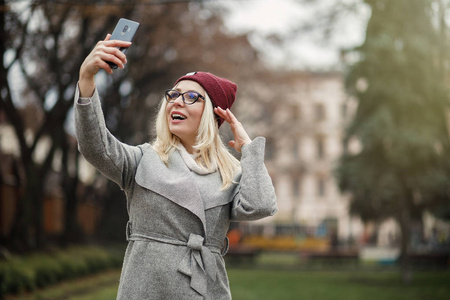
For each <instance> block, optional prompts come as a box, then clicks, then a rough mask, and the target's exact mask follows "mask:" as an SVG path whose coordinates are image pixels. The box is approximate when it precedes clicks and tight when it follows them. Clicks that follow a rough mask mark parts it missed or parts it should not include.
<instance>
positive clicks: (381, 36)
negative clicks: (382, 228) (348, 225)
mask: <svg viewBox="0 0 450 300" xmlns="http://www.w3.org/2000/svg"><path fill="white" fill-rule="evenodd" d="M364 2H365V3H366V4H367V5H369V6H370V8H371V10H372V15H371V18H370V20H369V23H368V25H367V31H366V38H365V41H364V43H363V44H362V45H361V46H360V47H357V48H356V49H354V51H353V54H357V56H358V57H359V59H358V61H357V62H356V63H355V64H353V65H351V66H350V67H349V70H348V74H347V82H346V84H347V88H348V90H349V92H350V93H351V94H352V95H354V97H355V98H356V100H357V101H358V109H357V112H356V114H355V116H354V119H353V121H352V123H351V124H350V125H349V127H348V130H347V133H346V144H348V143H349V142H350V141H351V140H358V141H359V143H360V145H361V150H360V151H359V152H357V153H352V152H350V151H346V152H345V153H344V155H343V156H342V158H341V160H340V163H339V167H338V171H337V174H338V178H339V184H340V188H341V190H342V191H344V192H349V193H350V194H351V204H350V209H351V211H352V213H354V214H357V215H359V216H361V218H362V219H363V220H382V219H385V218H388V217H393V218H395V219H396V220H397V222H398V224H399V227H400V230H401V235H402V242H401V256H400V260H401V265H402V270H403V278H404V279H405V280H407V279H408V278H409V276H410V273H409V271H408V270H409V259H408V256H409V254H410V252H411V249H410V228H411V224H412V222H413V221H414V220H419V219H420V218H421V217H422V214H423V212H424V211H425V210H429V209H431V208H433V207H435V206H437V205H439V204H442V203H446V201H449V195H450V194H449V191H450V190H449V188H448V182H449V181H450V156H449V154H450V140H449V132H448V124H447V119H446V112H447V109H448V107H449V98H448V91H447V90H446V88H445V86H444V83H445V75H446V72H445V70H444V69H443V66H444V65H445V64H444V59H445V57H443V56H442V55H441V54H442V53H443V50H445V49H443V48H442V47H443V45H442V43H441V41H442V40H440V39H439V36H438V33H439V29H438V28H436V27H435V26H433V20H435V15H434V12H433V10H432V2H433V1H424V0H397V1H389V0H366V1H364ZM441 38H442V37H441Z"/></svg>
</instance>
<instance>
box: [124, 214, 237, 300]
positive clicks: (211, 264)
mask: <svg viewBox="0 0 450 300" xmlns="http://www.w3.org/2000/svg"><path fill="white" fill-rule="evenodd" d="M126 234H127V240H128V241H138V240H153V241H157V242H161V243H168V244H172V245H177V246H186V247H187V248H188V251H187V252H186V254H185V255H184V257H183V259H182V260H181V262H180V264H179V265H178V269H177V271H178V272H180V273H182V274H185V275H187V276H189V277H190V278H191V282H190V286H191V288H193V289H194V290H195V291H197V292H198V293H199V294H200V295H202V296H203V297H205V296H206V294H207V281H208V279H207V277H209V278H210V279H211V280H213V281H216V277H217V263H216V258H215V257H214V254H213V253H217V254H221V255H225V253H226V251H221V249H222V247H221V246H218V245H213V244H205V243H204V241H205V240H204V238H203V237H202V236H201V235H198V234H194V233H191V234H190V235H189V239H188V241H187V242H186V241H181V240H177V239H173V238H170V237H167V236H163V235H159V234H157V233H150V235H147V234H146V235H143V234H137V233H133V230H132V224H131V222H128V223H127V231H126ZM226 248H228V241H227V240H226ZM225 250H228V249H225Z"/></svg>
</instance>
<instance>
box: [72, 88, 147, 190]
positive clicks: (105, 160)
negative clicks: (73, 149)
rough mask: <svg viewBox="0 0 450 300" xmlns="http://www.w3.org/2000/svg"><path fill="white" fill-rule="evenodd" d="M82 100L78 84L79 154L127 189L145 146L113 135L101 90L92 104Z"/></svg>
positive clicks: (76, 99)
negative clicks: (135, 144)
mask: <svg viewBox="0 0 450 300" xmlns="http://www.w3.org/2000/svg"><path fill="white" fill-rule="evenodd" d="M79 100H80V98H79V90H78V85H77V88H76V92H75V103H74V118H75V134H76V137H77V141H78V149H79V151H80V152H81V154H83V156H84V157H85V158H86V160H87V161H88V162H89V163H91V164H92V165H93V166H94V167H95V168H97V169H98V170H99V171H100V172H101V173H102V174H103V175H105V176H106V177H108V178H109V179H111V180H112V181H114V182H116V183H117V184H118V185H119V186H120V188H121V189H126V188H127V187H128V186H129V185H130V184H131V182H132V180H133V179H134V174H135V173H136V169H137V165H138V163H139V161H140V159H141V157H142V152H143V146H129V145H126V144H124V143H122V142H120V141H119V140H118V139H116V138H115V137H114V136H113V135H112V134H111V133H110V132H109V130H108V129H107V128H106V125H105V118H104V116H103V111H102V108H101V104H100V99H99V95H98V92H97V89H96V90H95V92H94V95H93V96H92V97H91V99H90V101H89V100H88V101H85V98H83V100H84V101H79ZM144 147H145V146H144Z"/></svg>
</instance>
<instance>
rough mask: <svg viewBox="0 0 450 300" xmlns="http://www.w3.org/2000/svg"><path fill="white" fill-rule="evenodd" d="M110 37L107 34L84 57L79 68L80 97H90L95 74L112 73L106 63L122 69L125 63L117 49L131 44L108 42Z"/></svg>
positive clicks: (122, 54)
mask: <svg viewBox="0 0 450 300" xmlns="http://www.w3.org/2000/svg"><path fill="white" fill-rule="evenodd" d="M110 38H111V35H110V34H108V35H107V36H106V38H105V40H103V41H100V42H98V43H97V45H96V46H95V47H94V49H93V50H92V51H91V53H90V54H89V55H88V56H87V57H86V59H85V60H84V62H83V64H82V65H81V68H80V78H79V88H80V96H81V97H91V96H92V94H93V93H94V89H95V81H94V77H95V74H97V73H98V71H99V70H100V69H103V70H105V71H106V72H108V73H109V74H112V73H113V69H112V68H111V66H110V64H108V62H112V63H114V64H116V65H117V66H118V67H119V68H121V69H123V68H124V67H125V66H124V64H126V63H127V58H126V56H125V54H124V53H123V52H122V51H120V50H119V48H127V47H129V46H130V45H131V42H126V41H120V40H110Z"/></svg>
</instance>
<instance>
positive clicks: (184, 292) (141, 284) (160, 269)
mask: <svg viewBox="0 0 450 300" xmlns="http://www.w3.org/2000/svg"><path fill="white" fill-rule="evenodd" d="M78 95H79V92H78V89H77V91H76V95H75V125H76V135H77V139H78V145H79V146H78V147H79V150H80V151H81V153H82V154H83V155H84V157H85V158H86V159H87V160H88V161H89V162H90V163H91V164H92V165H94V166H95V167H96V168H97V169H98V170H99V171H100V172H101V173H103V174H104V175H105V176H107V177H108V178H109V179H111V180H113V181H114V182H116V183H117V184H118V185H119V186H120V187H121V189H122V190H123V191H124V192H125V194H126V196H127V208H128V214H129V222H128V224H127V229H126V237H127V240H128V247H127V250H126V252H125V258H124V262H123V268H122V273H121V277H120V284H119V291H118V295H117V299H127V300H130V299H139V300H142V299H212V300H218V299H231V293H230V287H229V283H228V278H227V274H226V270H225V263H224V260H223V255H224V254H225V252H226V249H227V246H228V245H227V242H226V241H227V239H226V234H227V231H228V228H229V223H230V221H241V220H244V221H249V220H257V219H261V218H264V217H267V216H271V215H273V214H275V212H276V211H277V205H276V197H275V191H274V188H273V185H272V182H271V179H270V177H269V175H268V173H267V170H266V167H265V166H264V146H265V139H264V138H262V137H259V138H256V139H255V140H254V141H253V142H252V143H251V144H249V145H245V146H244V147H243V148H242V158H241V167H242V172H241V173H240V174H239V175H238V176H237V177H236V182H237V183H236V184H234V185H233V186H232V187H231V188H229V189H227V190H225V191H221V187H222V180H221V177H220V174H219V173H218V172H214V173H211V174H207V175H199V174H197V173H195V172H192V171H191V170H190V169H189V168H188V167H187V165H186V163H185V162H184V160H183V158H182V156H181V155H180V153H179V152H178V151H175V152H174V153H173V154H172V155H171V156H170V159H169V165H168V166H166V165H165V164H164V163H163V162H162V161H161V159H160V158H159V156H158V154H157V153H156V152H155V151H154V150H153V148H152V146H151V145H150V144H148V143H146V144H143V145H140V146H129V145H126V144H124V143H121V142H120V141H118V140H117V139H116V138H115V137H114V136H113V135H112V134H110V133H109V131H108V130H107V128H106V126H105V121H104V117H103V112H102V110H101V105H100V100H99V97H98V93H97V91H96V92H95V93H94V96H93V97H92V99H91V101H88V102H87V103H86V104H81V103H80V102H79V98H78Z"/></svg>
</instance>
